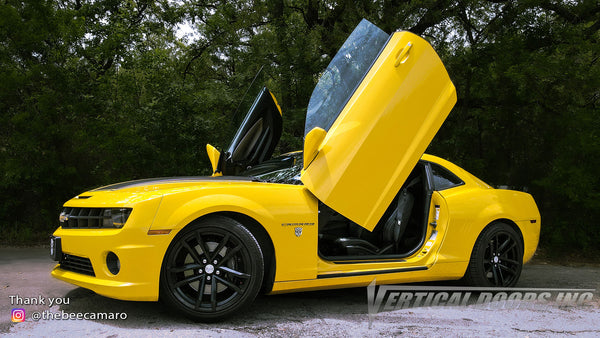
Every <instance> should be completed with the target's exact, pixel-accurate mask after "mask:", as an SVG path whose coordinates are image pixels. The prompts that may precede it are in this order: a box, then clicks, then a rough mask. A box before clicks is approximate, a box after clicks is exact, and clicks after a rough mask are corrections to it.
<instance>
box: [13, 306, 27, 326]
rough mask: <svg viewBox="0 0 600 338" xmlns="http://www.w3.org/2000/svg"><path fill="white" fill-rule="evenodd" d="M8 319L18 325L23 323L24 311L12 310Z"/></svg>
mask: <svg viewBox="0 0 600 338" xmlns="http://www.w3.org/2000/svg"><path fill="white" fill-rule="evenodd" d="M10 319H11V320H12V321H13V323H20V322H24V321H25V309H12V311H11V312H10Z"/></svg>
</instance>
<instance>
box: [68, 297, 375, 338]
mask: <svg viewBox="0 0 600 338" xmlns="http://www.w3.org/2000/svg"><path fill="white" fill-rule="evenodd" d="M64 297H65V298H68V299H69V304H63V305H61V306H60V310H62V311H64V312H67V313H86V312H95V313H114V312H119V313H126V314H127V319H126V320H114V321H113V320H98V322H100V323H105V324H109V325H114V326H117V327H122V328H132V329H135V328H137V329H153V328H156V329H165V328H169V326H172V327H173V328H177V329H181V328H182V325H183V326H184V328H185V327H187V328H189V329H194V328H203V329H236V330H241V331H247V332H249V333H253V332H254V331H260V330H262V329H265V328H272V327H274V326H276V325H277V324H279V323H289V322H302V321H304V320H307V319H317V320H318V319H322V318H331V317H333V318H337V319H348V320H362V319H364V320H365V321H366V320H367V319H368V317H367V290H366V288H364V287H363V288H351V289H338V290H324V291H311V292H299V293H290V294H281V295H260V296H258V297H257V299H256V300H255V301H254V303H253V304H252V305H250V306H249V307H248V308H246V309H245V310H243V311H241V312H240V313H239V314H236V315H234V316H232V317H230V318H227V319H225V320H222V321H220V322H217V323H197V322H194V321H192V320H190V319H188V318H186V317H184V316H183V315H181V314H179V313H177V312H176V311H174V310H172V309H171V308H169V307H168V306H166V305H165V304H163V303H162V302H134V301H121V300H116V299H111V298H107V297H104V296H100V295H97V294H95V293H94V292H93V291H90V290H87V289H84V288H76V289H73V290H71V291H70V292H68V293H67V294H66V295H65V296H64ZM188 326H189V327H188Z"/></svg>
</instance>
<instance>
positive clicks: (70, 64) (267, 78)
mask: <svg viewBox="0 0 600 338" xmlns="http://www.w3.org/2000/svg"><path fill="white" fill-rule="evenodd" d="M363 17H364V18H367V19H368V20H370V21H372V22H373V23H375V24H376V25H378V26H379V27H381V28H383V29H384V30H386V31H387V32H388V33H389V32H392V31H394V30H396V29H404V30H410V31H413V32H415V33H417V34H420V35H422V36H424V37H425V38H426V39H428V40H429V41H430V42H431V43H432V45H433V46H434V47H435V48H436V50H437V51H438V53H439V54H440V56H441V58H442V60H443V61H444V63H445V64H446V66H447V68H448V71H449V73H450V75H451V77H452V79H453V81H454V83H455V84H456V87H457V90H458V96H459V100H458V103H457V105H456V106H455V108H454V110H453V112H452V113H451V114H450V117H449V119H448V120H447V121H446V123H445V124H444V126H443V127H442V129H441V130H440V132H439V133H438V135H437V136H436V138H435V140H434V142H433V143H432V144H431V145H430V148H429V150H428V152H429V153H433V154H436V155H439V156H442V157H444V158H447V159H449V160H451V161H453V162H455V163H457V164H459V165H461V166H463V167H464V168H465V169H467V170H469V171H471V172H472V173H473V174H475V175H476V176H478V177H481V178H482V179H484V180H485V181H487V182H488V183H490V184H492V185H506V186H508V187H511V188H515V189H520V190H526V191H528V192H530V193H532V194H533V195H534V197H535V199H536V201H537V202H538V205H539V207H540V210H541V213H542V220H543V221H542V224H543V228H542V229H543V230H542V243H541V245H542V246H543V247H546V248H548V249H550V250H552V251H553V252H564V251H568V250H572V251H577V252H591V251H593V250H594V249H595V248H596V247H597V243H599V242H600V241H599V240H600V225H599V224H598V223H597V222H596V221H597V220H598V219H600V217H599V216H600V212H599V211H598V210H600V182H599V174H598V173H599V170H598V168H600V146H599V145H600V144H599V143H600V136H599V134H598V133H599V130H600V129H599V124H600V122H599V99H600V66H599V61H598V58H599V55H600V48H599V44H598V39H599V37H600V34H599V28H600V6H599V5H598V2H597V1H596V0H579V1H562V0H522V1H512V0H490V1H483V0H462V1H449V0H441V1H438V0H412V1H391V0H379V1H349V0H341V1H329V0H327V1H325V0H323V1H318V0H304V1H300V0H254V1H215V0H190V1H175V0H159V1H146V0H127V1H124V0H123V1H122V0H95V1H93V0H74V1H73V0H63V1H47V0H35V1H33V0H27V1H3V2H2V4H0V79H1V80H0V123H1V126H2V128H0V196H1V197H0V227H1V228H2V233H3V236H2V239H1V241H2V242H3V243H4V244H19V243H30V242H35V241H38V240H42V241H45V240H46V238H47V236H48V235H49V234H50V233H51V232H52V231H53V229H54V228H55V227H56V226H57V215H58V214H59V212H60V210H61V204H62V203H63V202H64V201H66V200H67V199H69V198H71V197H72V196H74V195H76V194H77V193H79V192H82V191H84V190H86V189H89V188H93V187H96V186H100V185H104V184H109V183H114V182H116V181H123V180H131V179H137V178H145V177H156V176H173V175H204V174H208V173H209V172H208V170H207V169H208V168H209V162H208V158H207V156H206V155H205V151H204V147H205V144H206V143H208V142H210V143H212V144H215V145H217V146H218V147H221V148H223V147H225V146H227V140H228V134H230V132H231V126H230V124H231V123H230V121H231V120H232V118H233V113H234V111H235V110H236V107H237V106H238V104H239V101H240V97H241V95H242V94H243V93H244V91H245V90H246V88H247V87H248V85H249V84H250V82H251V80H252V78H253V77H254V74H255V73H256V72H257V70H258V69H259V68H260V67H262V66H264V70H263V73H264V77H263V78H261V81H263V82H265V83H266V84H267V85H268V87H269V88H270V89H271V90H272V91H273V92H274V93H275V95H276V96H277V97H278V99H279V103H280V105H281V106H282V108H283V110H284V116H285V118H284V121H285V122H284V134H283V137H282V142H281V144H280V146H279V149H278V151H280V152H285V151H290V150H296V149H300V148H301V144H302V140H301V137H302V135H303V125H304V113H305V108H306V105H307V102H308V99H309V97H310V94H311V92H312V88H313V87H314V85H315V83H316V80H317V79H318V76H319V72H321V71H322V70H323V69H324V68H325V67H326V65H327V64H328V62H329V60H330V59H331V57H332V56H333V55H334V54H335V51H336V50H337V49H338V47H339V46H340V45H341V43H342V42H343V41H344V40H345V38H346V37H347V35H348V34H349V33H350V32H351V30H352V29H353V27H354V26H355V25H356V24H357V23H358V22H359V21H360V19H361V18H363ZM182 26H189V27H192V28H193V34H191V35H189V36H179V35H180V33H181V32H182V30H181V27H182ZM178 33H179V34H178Z"/></svg>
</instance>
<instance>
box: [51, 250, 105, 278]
mask: <svg viewBox="0 0 600 338" xmlns="http://www.w3.org/2000/svg"><path fill="white" fill-rule="evenodd" d="M60 268H61V269H63V270H67V271H73V272H77V273H81V274H84V275H88V276H92V277H96V274H95V273H94V268H93V267H92V262H91V261H90V260H89V259H88V258H85V257H78V256H73V255H67V254H64V255H63V257H62V259H61V260H60Z"/></svg>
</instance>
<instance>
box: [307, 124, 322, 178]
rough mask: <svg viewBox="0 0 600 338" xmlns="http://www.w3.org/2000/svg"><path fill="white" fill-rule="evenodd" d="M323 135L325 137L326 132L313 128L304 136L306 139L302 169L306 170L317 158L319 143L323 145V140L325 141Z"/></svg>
mask: <svg viewBox="0 0 600 338" xmlns="http://www.w3.org/2000/svg"><path fill="white" fill-rule="evenodd" d="M325 135H327V132H326V131H325V130H324V129H322V128H319V127H315V128H313V129H312V130H311V131H309V132H308V134H306V138H305V139H304V162H303V167H304V168H303V169H306V168H308V166H309V165H310V163H311V162H312V161H313V160H314V159H315V157H317V154H318V153H319V148H320V147H321V143H323V139H325Z"/></svg>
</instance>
